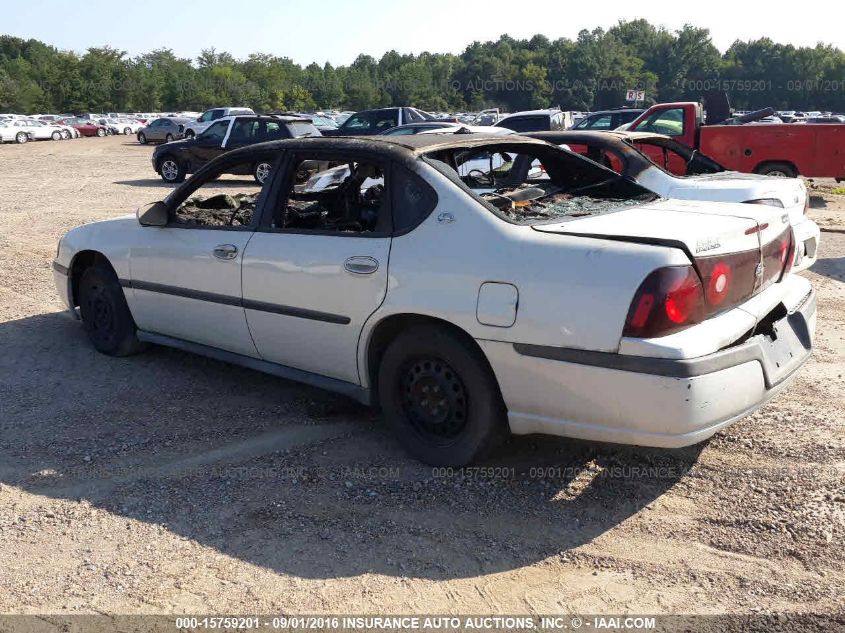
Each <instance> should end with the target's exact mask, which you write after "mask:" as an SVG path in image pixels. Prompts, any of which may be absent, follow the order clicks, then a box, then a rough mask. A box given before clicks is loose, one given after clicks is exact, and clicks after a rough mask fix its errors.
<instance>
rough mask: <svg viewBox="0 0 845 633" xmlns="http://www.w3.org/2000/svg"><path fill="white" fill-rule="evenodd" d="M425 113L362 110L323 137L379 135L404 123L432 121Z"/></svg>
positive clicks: (390, 109) (410, 109)
mask: <svg viewBox="0 0 845 633" xmlns="http://www.w3.org/2000/svg"><path fill="white" fill-rule="evenodd" d="M433 120H434V117H432V116H431V115H430V114H428V113H427V112H423V111H422V110H417V109H416V108H404V107H402V108H377V109H375V110H362V111H361V112H356V113H355V114H353V115H352V116H351V117H349V118H348V119H346V121H344V122H343V124H342V125H341V126H340V127H338V128H337V129H336V130H326V131H325V132H324V133H323V136H364V135H372V134H381V133H382V132H384V131H385V130H389V129H390V128H394V127H397V126H399V125H405V124H406V123H419V122H422V121H433Z"/></svg>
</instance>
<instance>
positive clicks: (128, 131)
mask: <svg viewBox="0 0 845 633" xmlns="http://www.w3.org/2000/svg"><path fill="white" fill-rule="evenodd" d="M123 134H124V135H125V136H129V135H130V134H132V128H131V127H125V128H123Z"/></svg>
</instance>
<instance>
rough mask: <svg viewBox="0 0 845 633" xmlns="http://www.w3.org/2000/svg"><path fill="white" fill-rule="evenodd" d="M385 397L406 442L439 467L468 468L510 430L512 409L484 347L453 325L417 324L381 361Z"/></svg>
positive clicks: (391, 418) (381, 390)
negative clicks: (455, 330) (467, 337)
mask: <svg viewBox="0 0 845 633" xmlns="http://www.w3.org/2000/svg"><path fill="white" fill-rule="evenodd" d="M378 389H379V399H380V402H381V406H382V410H383V411H384V414H385V416H386V417H387V419H388V420H389V421H390V423H391V425H392V426H393V428H394V431H395V432H396V435H397V437H398V439H399V442H400V443H401V444H402V445H403V446H404V448H405V449H406V450H407V451H408V452H409V453H410V454H411V455H413V456H414V457H416V458H417V459H419V460H420V461H422V462H425V463H427V464H431V465H433V466H463V465H465V464H468V463H469V462H471V461H473V460H474V459H476V458H478V457H479V456H481V455H483V454H484V453H485V452H487V451H489V450H490V449H491V448H493V447H494V446H495V445H496V444H498V443H499V442H500V441H501V440H502V439H503V438H504V437H506V436H507V412H506V409H505V404H504V402H503V401H502V396H501V394H500V393H499V387H498V384H497V383H496V379H495V377H494V376H493V372H492V371H491V370H490V367H489V365H488V364H487V361H486V359H485V358H484V356H483V354H482V353H481V351H480V350H479V349H478V348H477V347H475V346H474V345H473V344H472V343H470V342H468V341H465V340H464V339H463V338H462V337H461V336H459V335H458V334H456V333H453V332H451V331H449V330H448V329H445V328H439V327H436V326H418V327H414V328H411V329H409V330H407V331H405V332H403V333H402V334H400V335H399V336H397V337H396V339H395V340H394V341H393V342H392V343H391V344H390V346H389V347H388V348H387V350H386V351H385V353H384V357H383V358H382V362H381V366H380V367H379V380H378Z"/></svg>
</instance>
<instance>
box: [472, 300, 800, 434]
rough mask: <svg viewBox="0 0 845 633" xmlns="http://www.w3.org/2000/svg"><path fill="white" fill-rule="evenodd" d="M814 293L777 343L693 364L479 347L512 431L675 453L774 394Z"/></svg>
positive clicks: (761, 338)
mask: <svg viewBox="0 0 845 633" xmlns="http://www.w3.org/2000/svg"><path fill="white" fill-rule="evenodd" d="M815 322H816V300H815V294H814V293H813V292H812V291H811V292H810V294H808V295H807V296H806V297H805V298H804V300H803V301H802V302H801V303H800V304H799V305H796V306H794V307H793V309H792V311H791V312H790V313H789V314H788V315H787V316H785V317H783V318H782V319H781V320H779V321H778V322H777V323H776V324H775V328H776V332H777V334H776V338H772V337H771V336H768V335H765V334H758V335H756V336H754V337H752V338H751V339H749V340H748V341H746V342H744V343H742V344H740V345H736V346H734V347H731V348H728V349H725V350H721V351H719V352H716V353H714V354H709V355H707V356H702V357H699V358H695V359H684V360H674V359H664V358H649V357H634V356H627V355H623V354H612V353H601V352H585V351H583V350H572V349H562V348H553V347H539V346H527V345H513V344H510V343H500V342H492V341H479V344H480V345H481V347H482V349H483V350H484V352H485V353H486V354H487V357H488V359H489V360H490V364H491V365H492V367H493V371H494V372H495V374H496V377H497V378H498V381H499V385H500V388H501V391H502V395H503V397H504V400H505V404H506V405H507V407H508V419H509V423H510V427H511V431H512V432H513V433H515V434H529V433H543V434H549V435H561V436H567V437H576V438H581V439H587V440H597V441H604V442H617V443H623V444H635V445H640V446H658V447H666V448H675V447H681V446H689V445H691V444H696V443H698V442H700V441H702V440H704V439H707V438H708V437H710V436H711V435H713V434H714V433H716V432H717V431H718V430H720V429H722V428H724V427H725V426H728V425H729V424H732V423H733V422H736V421H737V420H739V419H741V418H743V417H745V416H746V415H748V414H749V413H751V412H753V411H754V410H755V409H757V408H759V407H760V406H761V405H762V404H763V403H764V402H766V400H768V399H769V398H771V397H772V396H774V395H775V394H777V393H778V392H779V391H780V390H781V389H783V388H784V387H785V386H786V385H787V384H789V382H790V381H791V379H792V378H793V377H794V376H795V372H796V371H797V370H798V369H799V368H800V367H801V366H802V365H803V364H804V363H805V362H806V361H807V359H808V358H809V357H810V354H811V348H812V339H813V335H814V330H815Z"/></svg>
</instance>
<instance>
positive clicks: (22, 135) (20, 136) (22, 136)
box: [15, 132, 29, 145]
mask: <svg viewBox="0 0 845 633" xmlns="http://www.w3.org/2000/svg"><path fill="white" fill-rule="evenodd" d="M28 140H29V137H28V136H27V135H26V132H18V133H17V134H15V143H17V144H18V145H23V144H24V143H26V142H27V141H28Z"/></svg>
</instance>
